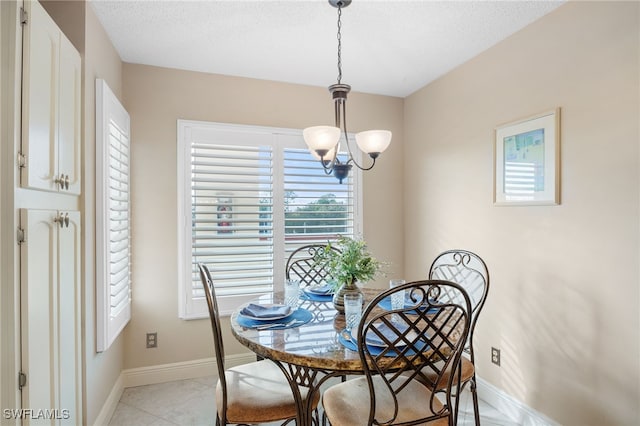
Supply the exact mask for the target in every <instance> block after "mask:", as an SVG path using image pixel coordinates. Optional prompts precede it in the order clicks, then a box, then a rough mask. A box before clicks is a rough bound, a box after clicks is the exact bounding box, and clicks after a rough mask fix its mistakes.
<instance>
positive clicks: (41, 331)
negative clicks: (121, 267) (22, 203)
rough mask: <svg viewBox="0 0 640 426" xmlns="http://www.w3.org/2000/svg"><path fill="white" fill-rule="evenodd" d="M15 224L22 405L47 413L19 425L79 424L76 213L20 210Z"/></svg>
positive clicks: (77, 231) (78, 282) (80, 419)
mask: <svg viewBox="0 0 640 426" xmlns="http://www.w3.org/2000/svg"><path fill="white" fill-rule="evenodd" d="M20 222H21V225H22V229H23V230H24V241H23V242H22V243H21V246H20V250H21V256H20V257H21V271H20V275H21V294H22V297H21V304H22V306H21V311H22V371H23V372H25V374H26V376H27V377H26V385H25V386H24V387H23V389H22V407H23V408H32V409H43V410H44V409H49V410H51V415H48V416H43V418H38V417H34V418H33V419H27V420H26V421H23V425H24V424H47V425H64V424H69V425H75V424H81V423H82V417H81V413H82V411H81V409H82V400H81V395H82V386H81V377H82V376H81V366H82V357H81V350H80V349H81V345H80V343H81V330H80V314H81V311H80V308H81V305H80V301H81V298H80V213H79V212H77V211H58V210H34V209H21V210H20ZM34 416H35V413H34ZM47 417H50V418H47Z"/></svg>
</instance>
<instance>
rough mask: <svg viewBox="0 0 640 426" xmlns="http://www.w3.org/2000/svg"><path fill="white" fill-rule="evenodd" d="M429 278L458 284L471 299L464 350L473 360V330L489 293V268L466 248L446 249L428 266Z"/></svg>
mask: <svg viewBox="0 0 640 426" xmlns="http://www.w3.org/2000/svg"><path fill="white" fill-rule="evenodd" d="M429 279H432V280H447V281H453V282H455V283H458V284H460V285H461V286H462V287H463V288H464V289H465V290H466V292H467V294H468V295H469V298H470V300H471V308H472V315H471V328H470V332H469V341H468V342H467V346H466V348H465V349H466V351H467V352H469V353H470V354H471V360H472V361H473V358H474V355H473V332H474V331H475V328H476V323H477V321H478V316H479V315H480V311H481V310H482V308H483V306H484V303H485V301H486V300H487V294H488V293H489V269H488V268H487V265H486V264H485V262H484V260H482V258H481V257H480V256H478V255H477V254H475V253H473V252H470V251H468V250H458V249H456V250H447V251H444V252H442V253H440V254H439V255H438V256H437V257H436V258H435V260H434V261H433V263H432V264H431V267H430V268H429Z"/></svg>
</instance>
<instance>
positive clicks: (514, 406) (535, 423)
mask: <svg viewBox="0 0 640 426" xmlns="http://www.w3.org/2000/svg"><path fill="white" fill-rule="evenodd" d="M476 380H477V385H478V387H477V389H478V397H479V398H480V399H482V400H483V401H485V402H486V403H487V404H489V405H491V406H493V407H494V408H495V409H496V410H498V411H500V412H501V413H502V414H504V415H505V416H506V417H507V418H508V419H509V420H511V421H513V422H514V423H517V424H519V425H522V426H559V423H556V422H554V421H553V420H551V419H550V418H548V417H547V416H545V415H544V414H542V413H539V412H538V411H536V410H534V409H533V408H531V407H529V406H527V405H525V404H523V403H522V402H520V401H518V400H517V399H515V398H513V397H512V396H510V395H507V394H506V393H504V392H503V391H501V390H500V389H498V388H497V387H495V386H493V385H492V384H491V383H489V382H487V381H486V380H482V379H481V378H480V377H477V379H476Z"/></svg>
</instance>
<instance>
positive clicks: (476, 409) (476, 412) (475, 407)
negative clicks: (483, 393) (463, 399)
mask: <svg viewBox="0 0 640 426" xmlns="http://www.w3.org/2000/svg"><path fill="white" fill-rule="evenodd" d="M470 384H471V396H472V397H473V415H474V418H475V421H476V426H480V409H479V407H478V392H477V389H476V375H475V374H474V375H473V377H472V378H471V383H470Z"/></svg>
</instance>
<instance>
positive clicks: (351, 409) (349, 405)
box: [322, 377, 449, 426]
mask: <svg viewBox="0 0 640 426" xmlns="http://www.w3.org/2000/svg"><path fill="white" fill-rule="evenodd" d="M373 381H374V389H375V393H376V414H375V418H376V419H378V420H379V421H383V420H384V419H392V418H393V416H394V413H393V412H394V407H395V404H394V402H393V396H392V394H391V393H390V392H389V390H388V388H387V386H386V383H385V382H384V381H383V380H382V379H381V378H380V377H374V379H373ZM396 397H397V398H398V417H397V418H396V419H395V421H394V424H396V423H403V422H409V421H411V420H415V419H421V418H425V417H430V416H433V415H435V413H433V412H432V411H431V410H430V408H429V407H430V405H429V404H428V403H425V401H429V398H430V397H431V391H430V390H429V389H428V388H427V387H426V386H423V385H422V384H420V383H419V382H418V381H415V380H414V381H412V382H410V383H409V384H408V385H407V387H406V388H404V389H403V390H402V391H400V392H398V393H397V394H396ZM370 399H371V395H370V394H369V388H368V386H367V379H366V378H365V377H358V378H356V379H353V380H348V381H346V382H344V383H340V384H337V385H335V386H332V387H330V388H329V389H327V390H326V391H325V393H324V395H323V397H322V404H323V406H324V410H325V412H326V413H327V415H328V416H329V418H330V419H331V424H333V425H340V426H364V425H366V424H367V419H368V418H369V406H370ZM434 408H435V409H436V410H440V409H442V404H436V405H435V406H434ZM421 424H428V425H429V426H446V425H448V424H449V422H448V420H447V419H446V418H441V419H437V420H433V421H430V422H427V423H421Z"/></svg>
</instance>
